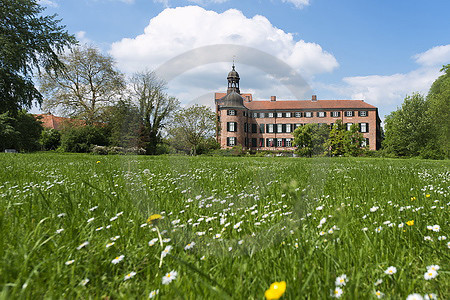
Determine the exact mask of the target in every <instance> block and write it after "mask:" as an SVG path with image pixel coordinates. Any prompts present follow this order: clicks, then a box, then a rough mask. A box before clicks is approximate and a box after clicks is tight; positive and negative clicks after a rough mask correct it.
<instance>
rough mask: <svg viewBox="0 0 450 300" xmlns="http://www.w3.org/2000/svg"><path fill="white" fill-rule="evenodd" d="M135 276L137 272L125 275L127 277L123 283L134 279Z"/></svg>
mask: <svg viewBox="0 0 450 300" xmlns="http://www.w3.org/2000/svg"><path fill="white" fill-rule="evenodd" d="M134 275H136V272H130V273H128V274H127V275H125V277H124V278H123V281H125V280H128V279H131V278H133V277H134Z"/></svg>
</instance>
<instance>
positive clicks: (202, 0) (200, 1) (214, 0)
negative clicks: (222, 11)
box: [153, 0, 230, 7]
mask: <svg viewBox="0 0 450 300" xmlns="http://www.w3.org/2000/svg"><path fill="white" fill-rule="evenodd" d="M187 1H189V2H191V3H195V4H197V5H208V4H220V3H225V2H228V1H230V0H187ZM153 2H156V3H162V4H163V5H164V6H165V7H170V0H153Z"/></svg>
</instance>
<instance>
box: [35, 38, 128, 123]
mask: <svg viewBox="0 0 450 300" xmlns="http://www.w3.org/2000/svg"><path fill="white" fill-rule="evenodd" d="M60 60H61V62H62V63H63V64H64V66H65V67H64V68H63V69H60V70H57V71H50V72H47V73H45V74H43V75H42V76H41V91H42V93H43V94H44V95H45V101H44V108H45V109H47V110H53V109H59V110H61V112H62V113H63V114H64V115H66V116H70V117H77V118H80V119H83V120H85V121H86V123H87V124H89V125H90V124H93V123H94V122H99V121H103V120H104V118H105V115H104V113H105V110H106V108H107V107H109V106H111V105H113V104H114V103H116V102H117V101H118V100H119V98H120V96H121V95H122V92H123V91H124V89H125V79H124V76H123V74H122V73H121V72H119V71H118V70H117V69H116V67H115V62H114V60H113V58H112V57H110V56H108V55H103V54H101V53H100V51H99V50H98V49H96V48H93V47H89V46H83V47H76V48H74V49H73V50H72V51H71V52H70V53H66V54H63V55H61V56H60Z"/></svg>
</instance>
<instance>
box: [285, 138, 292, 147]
mask: <svg viewBox="0 0 450 300" xmlns="http://www.w3.org/2000/svg"><path fill="white" fill-rule="evenodd" d="M286 147H292V139H286Z"/></svg>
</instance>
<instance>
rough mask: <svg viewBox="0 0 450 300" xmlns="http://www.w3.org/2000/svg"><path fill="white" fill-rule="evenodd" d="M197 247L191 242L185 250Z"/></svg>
mask: <svg viewBox="0 0 450 300" xmlns="http://www.w3.org/2000/svg"><path fill="white" fill-rule="evenodd" d="M194 246H195V242H191V243H189V244H187V245H186V246H185V247H184V250H189V249H192V248H193V247H194Z"/></svg>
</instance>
